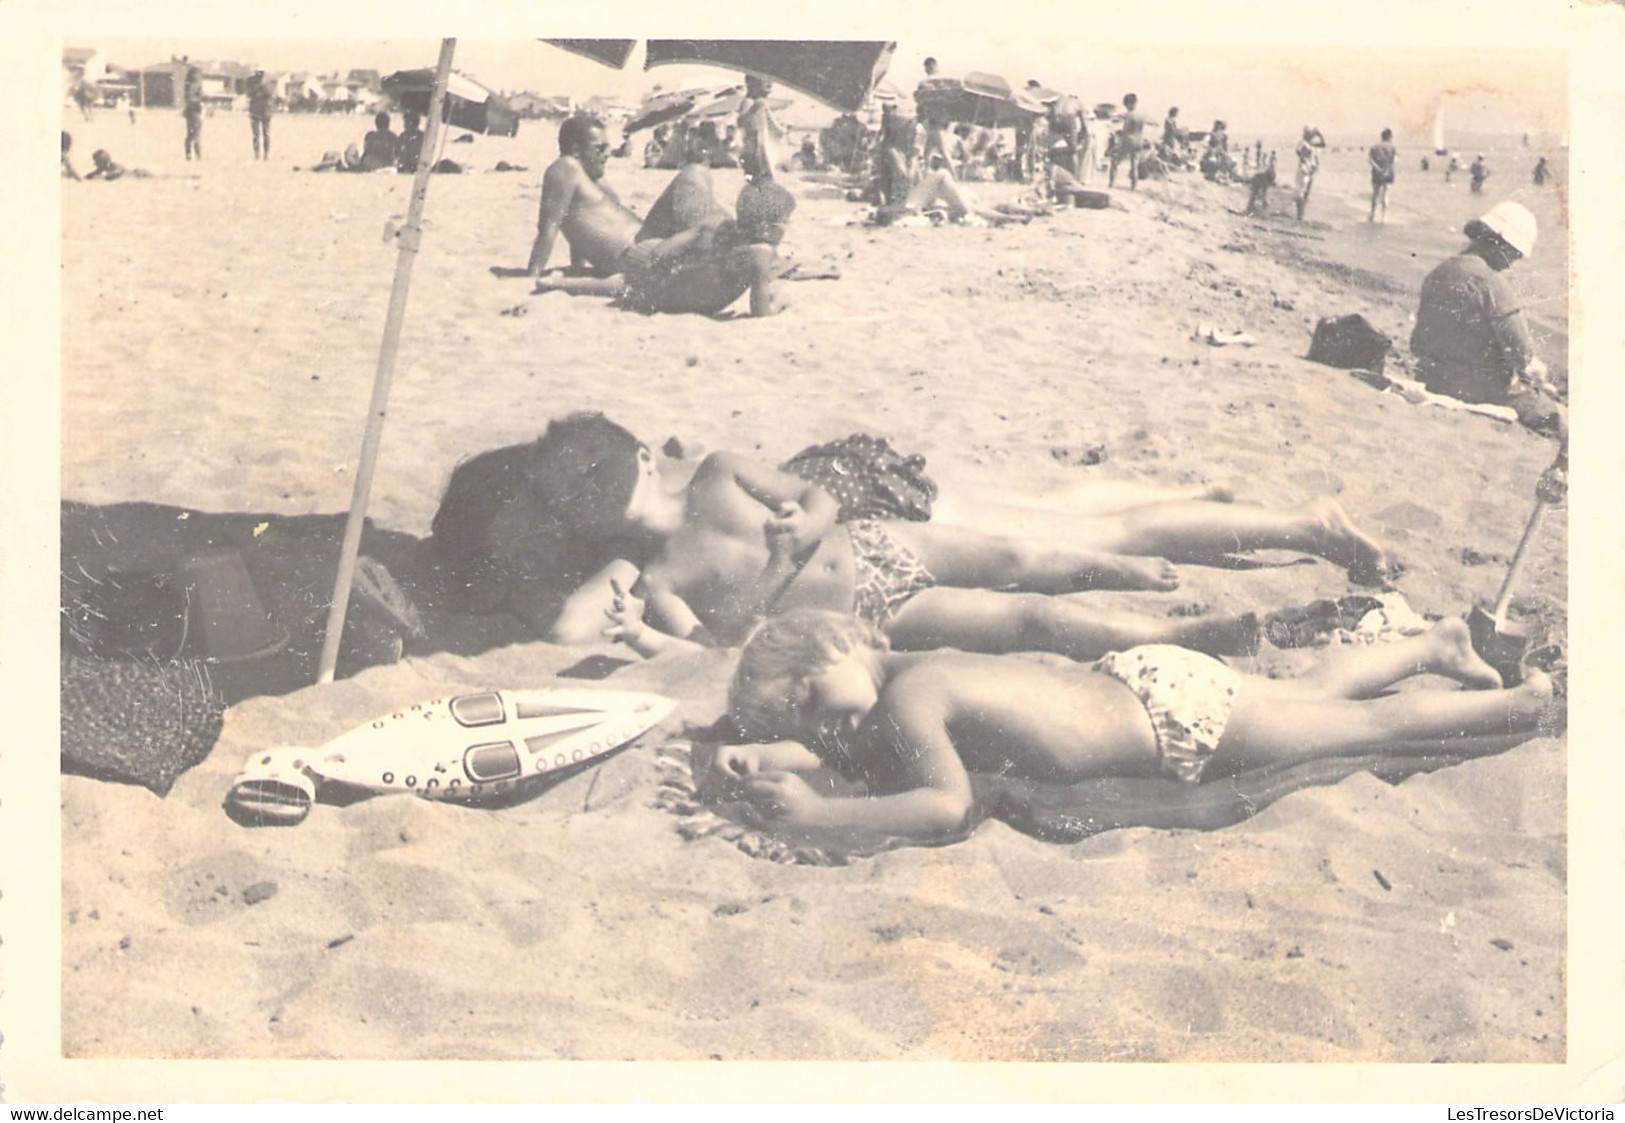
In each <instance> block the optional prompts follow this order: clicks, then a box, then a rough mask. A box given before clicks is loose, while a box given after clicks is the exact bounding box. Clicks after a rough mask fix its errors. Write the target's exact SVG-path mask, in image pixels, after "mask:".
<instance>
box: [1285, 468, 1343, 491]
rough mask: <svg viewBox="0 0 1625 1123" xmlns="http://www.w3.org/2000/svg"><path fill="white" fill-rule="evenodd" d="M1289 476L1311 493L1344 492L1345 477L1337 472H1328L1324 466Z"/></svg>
mask: <svg viewBox="0 0 1625 1123" xmlns="http://www.w3.org/2000/svg"><path fill="white" fill-rule="evenodd" d="M1289 478H1290V479H1291V480H1292V482H1293V483H1295V484H1297V485H1298V486H1299V487H1301V488H1303V490H1304V491H1306V492H1308V493H1309V494H1310V495H1342V494H1343V477H1341V476H1339V475H1338V474H1337V473H1335V472H1328V471H1326V470H1325V469H1324V468H1316V469H1313V470H1311V471H1308V472H1295V473H1293V474H1292V476H1291V477H1289Z"/></svg>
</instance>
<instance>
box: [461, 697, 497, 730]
mask: <svg viewBox="0 0 1625 1123" xmlns="http://www.w3.org/2000/svg"><path fill="white" fill-rule="evenodd" d="M451 716H452V717H454V718H456V719H457V723H458V724H459V725H465V726H468V727H469V728H474V727H476V726H481V725H496V724H498V723H499V722H501V721H502V717H503V713H502V699H501V698H500V697H498V696H497V695H496V694H493V693H489V692H487V693H485V694H464V695H463V696H462V697H460V698H453V699H452V700H451Z"/></svg>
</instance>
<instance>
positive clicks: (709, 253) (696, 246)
mask: <svg viewBox="0 0 1625 1123" xmlns="http://www.w3.org/2000/svg"><path fill="white" fill-rule="evenodd" d="M689 147H690V151H689V152H688V153H686V155H685V165H684V167H683V169H682V171H680V172H679V173H678V175H677V177H676V178H675V179H674V180H673V181H672V183H671V184H670V185H669V186H668V187H667V188H666V191H665V193H664V194H662V195H661V197H660V198H659V199H658V200H656V202H655V205H654V208H653V209H652V210H651V211H650V214H649V217H648V218H647V219H639V218H638V216H637V215H636V214H634V213H633V212H632V211H631V210H630V209H628V208H627V207H626V206H625V205H624V204H623V203H622V202H621V201H620V199H619V197H617V196H616V194H615V192H614V190H613V189H612V188H611V187H610V186H609V185H608V184H607V183H605V182H604V180H603V176H604V167H605V164H606V162H607V160H608V158H609V152H610V144H609V138H608V135H607V133H606V132H605V129H604V125H603V123H602V122H601V121H599V120H597V119H596V118H593V117H585V116H577V117H570V118H568V119H566V120H565V122H564V123H563V124H562V125H560V126H559V158H558V159H557V160H555V161H553V163H552V164H551V165H549V167H548V169H547V172H546V174H545V175H543V177H542V201H541V210H540V213H539V215H538V217H537V230H536V240H535V243H534V244H533V245H532V247H531V253H530V261H529V263H528V264H527V265H526V267H525V269H524V270H523V271H522V272H523V274H524V275H527V276H531V277H535V278H537V284H536V291H537V292H569V293H574V294H578V295H598V296H612V297H624V298H625V299H626V301H627V303H628V305H629V306H631V307H634V308H638V309H640V310H644V311H651V312H700V313H706V314H714V313H717V312H720V311H722V310H723V309H724V308H726V307H727V306H728V305H730V304H732V303H733V302H734V301H735V300H737V299H738V298H739V297H740V296H741V295H743V294H744V293H745V292H747V291H748V292H749V293H750V297H751V299H750V308H751V314H752V315H755V316H763V315H768V314H770V313H771V312H772V311H773V296H772V288H771V285H772V279H773V265H774V262H775V260H776V258H777V254H776V252H775V250H774V248H773V247H774V245H775V244H776V243H777V240H778V239H779V238H781V237H782V236H783V223H784V220H785V219H787V218H788V217H789V212H790V210H793V209H794V205H795V204H794V199H793V198H792V197H791V196H790V195H789V193H788V192H785V191H783V189H782V188H780V189H777V193H776V194H774V195H772V196H771V198H769V199H767V200H766V202H765V203H764V206H763V208H762V209H763V210H765V211H767V212H768V216H767V217H766V218H761V219H759V220H758V221H752V219H753V218H756V217H757V216H756V215H754V214H751V215H742V216H741V221H739V222H735V221H734V220H733V219H731V218H730V217H729V215H728V212H727V211H726V210H725V209H724V208H723V207H721V205H720V204H718V203H717V202H716V200H715V197H714V196H713V194H712V191H711V176H710V172H709V170H708V169H707V168H706V166H705V160H706V159H707V158H708V155H709V154H708V153H705V152H703V151H701V149H702V148H703V145H701V144H700V143H698V142H697V141H696V142H695V143H692V144H690V146H689ZM771 189H772V187H771V185H765V187H764V190H771ZM746 192H747V193H749V192H750V188H747V189H746ZM760 194H762V192H757V193H756V194H750V195H749V198H750V199H751V200H756V199H757V195H760ZM746 197H747V196H746V195H742V196H741V200H742V202H743V201H744V200H745V199H746ZM561 233H562V234H563V235H564V238H565V241H566V242H567V243H568V244H569V247H570V269H569V271H568V272H567V273H566V274H565V275H563V276H552V275H548V274H547V262H548V259H549V258H550V257H551V256H552V253H553V245H554V243H555V242H556V241H557V239H558V235H559V234H561ZM494 272H496V273H497V274H498V275H502V276H506V275H511V274H512V273H514V272H516V271H514V270H507V269H502V268H498V269H496V270H494Z"/></svg>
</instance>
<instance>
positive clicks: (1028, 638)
mask: <svg viewBox="0 0 1625 1123" xmlns="http://www.w3.org/2000/svg"><path fill="white" fill-rule="evenodd" d="M840 515H841V510H840V505H839V504H838V503H837V502H836V500H835V499H834V498H833V497H832V496H831V495H830V493H829V492H828V491H826V490H825V489H824V488H822V487H820V486H818V485H817V484H814V483H809V482H808V481H806V480H804V479H801V478H798V477H796V476H793V475H791V474H789V473H787V472H784V471H781V470H779V469H777V468H773V467H771V466H769V465H766V464H761V463H759V462H756V461H753V460H750V459H747V458H745V457H740V456H736V455H733V454H730V453H716V454H713V455H711V456H709V457H707V458H706V459H705V460H704V461H703V462H701V464H700V465H699V466H698V468H693V469H689V468H688V467H687V466H686V465H680V466H679V465H674V464H672V463H671V462H664V463H657V462H656V460H655V458H654V456H653V455H652V453H651V452H650V450H649V448H648V446H647V445H645V444H643V443H642V442H641V441H639V440H638V439H637V438H636V437H635V436H633V435H632V434H631V433H630V432H628V431H627V430H625V429H623V428H622V427H621V426H619V425H616V424H615V423H614V422H612V421H610V420H609V419H607V418H605V417H604V416H603V415H601V414H575V415H571V416H569V417H565V418H562V419H559V420H556V421H554V422H552V423H551V424H550V425H549V426H548V431H547V433H546V434H545V435H544V436H543V437H541V438H540V439H539V440H538V441H537V442H535V443H534V444H533V445H530V446H520V447H516V448H511V449H502V450H497V452H494V453H487V454H485V455H484V456H482V457H478V458H476V459H475V460H473V461H470V462H469V463H468V464H465V465H462V466H460V467H459V468H458V471H457V472H456V473H454V474H453V477H452V482H451V484H450V486H449V487H448V488H447V492H446V496H445V498H444V500H443V501H442V503H441V507H440V511H439V512H438V513H437V515H436V517H435V523H434V531H435V541H436V543H437V547H438V548H439V549H440V551H441V554H442V558H443V560H444V561H445V562H446V563H447V566H448V568H449V569H450V570H451V571H452V575H453V577H454V579H457V580H463V581H466V582H467V583H468V584H469V585H470V586H471V591H475V592H476V593H477V590H474V589H472V586H473V585H474V584H475V583H476V582H479V581H486V580H495V581H497V582H499V583H504V582H511V581H512V580H513V578H515V577H518V578H520V579H521V581H522V579H523V578H524V577H525V576H526V571H527V569H529V568H530V566H531V563H530V562H529V561H528V560H527V553H534V554H535V555H536V556H538V557H545V556H546V554H547V551H548V548H549V546H550V544H551V543H554V542H556V541H559V540H577V539H586V540H589V541H616V542H618V544H620V545H621V546H624V547H625V548H626V554H624V555H623V557H624V556H632V557H636V558H637V559H638V564H636V565H634V564H633V563H630V562H625V561H622V562H619V563H616V564H612V565H611V566H609V567H606V569H605V570H603V571H601V572H600V573H599V574H598V575H597V576H595V577H594V578H593V579H592V580H590V581H588V582H587V583H586V584H585V585H583V586H582V587H581V588H580V589H579V590H578V591H577V592H576V593H575V594H574V595H572V596H571V597H570V599H569V601H568V602H567V603H566V604H565V606H564V609H563V611H562V612H561V613H560V614H559V615H558V617H557V619H556V620H555V622H554V623H553V625H552V629H551V638H552V639H554V640H555V641H557V642H565V643H585V642H592V641H594V640H595V639H597V638H598V636H599V635H600V633H601V632H602V629H603V618H604V615H605V614H606V613H607V614H609V615H610V616H611V619H612V627H611V632H612V633H614V634H615V635H617V636H618V637H619V638H622V639H625V640H626V641H627V642H628V643H631V644H632V645H633V646H634V647H635V648H637V649H639V650H643V651H644V652H645V653H646V654H648V653H652V651H653V650H655V649H657V648H661V647H664V646H668V645H669V640H670V638H671V637H677V638H682V639H694V640H700V641H702V642H703V641H707V640H711V641H720V642H724V643H727V642H738V641H739V640H740V639H742V638H743V636H744V634H745V632H746V631H747V630H748V629H749V628H750V627H751V626H752V625H753V624H754V623H755V622H756V620H758V619H760V618H761V617H762V616H765V615H768V614H770V613H772V612H775V611H781V610H785V609H789V608H794V607H816V608H825V609H832V610H836V611H842V612H847V611H855V612H857V613H859V614H860V615H862V616H864V617H865V618H867V619H869V620H870V621H871V622H872V623H874V624H875V625H876V626H877V627H880V628H882V629H883V630H884V631H885V632H886V633H887V635H888V636H889V637H890V639H891V642H892V643H893V645H894V646H897V647H899V648H904V649H923V648H933V647H944V646H954V647H961V648H964V649H966V650H976V651H994V652H996V651H1012V650H1027V651H1033V650H1039V651H1053V652H1057V653H1060V654H1064V655H1068V656H1070V657H1072V658H1075V659H1087V658H1095V657H1098V656H1099V655H1101V654H1103V653H1104V652H1106V651H1111V650H1119V649H1121V648H1122V647H1125V646H1132V645H1133V644H1136V643H1147V642H1159V643H1160V642H1171V643H1182V644H1186V645H1188V646H1192V647H1195V648H1197V649H1199V650H1207V651H1213V652H1218V653H1235V652H1238V651H1243V650H1248V649H1250V648H1251V647H1253V646H1254V645H1255V644H1256V642H1257V635H1256V632H1257V628H1258V622H1257V619H1256V618H1255V617H1253V616H1251V615H1247V616H1242V617H1232V618H1225V619H1219V620H1202V619H1195V620H1167V619H1152V618H1146V617H1140V616H1135V615H1132V614H1123V613H1105V612H1101V611H1098V610H1094V609H1088V608H1085V607H1084V606H1083V605H1082V604H1080V603H1079V602H1078V601H1077V600H1075V599H1071V598H1063V597H1061V596H1059V594H1066V593H1073V592H1078V591H1080V590H1084V589H1089V588H1116V589H1123V588H1128V589H1169V588H1172V587H1173V586H1174V584H1175V583H1176V581H1177V576H1176V574H1175V573H1174V572H1173V570H1172V567H1171V566H1170V565H1169V564H1168V561H1167V560H1165V559H1173V560H1182V561H1203V560H1216V559H1217V558H1219V557H1220V556H1223V555H1229V554H1232V553H1234V552H1236V551H1237V550H1249V549H1268V548H1286V549H1302V550H1307V551H1309V552H1312V553H1315V554H1317V555H1319V556H1321V557H1325V558H1328V559H1329V560H1332V561H1336V562H1337V563H1338V564H1341V565H1345V566H1348V567H1349V568H1350V571H1351V573H1362V572H1366V571H1369V572H1370V573H1373V574H1375V573H1380V571H1381V569H1382V567H1383V565H1384V564H1385V558H1384V556H1383V553H1382V551H1381V549H1380V548H1379V547H1378V546H1377V545H1376V544H1375V543H1374V542H1372V541H1371V540H1370V539H1369V538H1367V537H1365V536H1364V535H1362V534H1361V533H1360V532H1359V531H1358V530H1356V529H1355V528H1354V526H1353V524H1352V523H1350V522H1349V520H1348V518H1347V516H1346V515H1344V513H1343V511H1342V509H1341V508H1340V507H1338V506H1337V505H1336V504H1335V503H1333V502H1331V501H1330V500H1320V501H1317V502H1315V503H1312V504H1309V505H1306V506H1304V507H1302V508H1298V509H1296V510H1293V511H1286V512H1276V511H1270V510H1266V509H1265V508H1262V507H1253V506H1249V505H1244V504H1230V503H1220V502H1212V501H1206V500H1175V501H1171V502H1164V503H1153V504H1149V505H1146V506H1143V507H1135V508H1130V509H1128V510H1125V511H1120V512H1117V513H1115V514H1109V515H1095V516H1074V517H1070V518H1067V519H1066V520H1064V521H1061V522H1056V523H1053V524H1052V525H1051V526H1050V530H1051V534H1050V535H1049V536H1048V539H1049V541H1048V542H1046V544H1044V545H1042V546H1039V545H1034V544H1033V543H1031V542H1028V541H1026V540H1023V539H1020V538H1013V537H1008V536H1002V535H993V534H989V533H986V532H985V531H983V530H981V529H979V528H970V527H956V526H946V525H942V524H940V523H920V522H913V521H907V520H900V519H876V518H856V519H849V520H848V521H846V522H844V523H843V522H840V521H839V519H840ZM639 569H641V581H642V583H641V591H642V593H643V595H642V596H641V597H638V598H633V597H632V595H631V594H632V592H633V588H632V583H633V581H634V580H636V579H637V578H638V576H639ZM504 593H505V599H508V600H509V602H510V604H511V606H512V607H514V608H515V609H516V610H517V611H519V612H520V613H521V615H523V614H524V611H525V610H524V607H523V596H524V590H523V587H522V585H520V584H512V585H510V586H509V588H507V589H506V590H504ZM634 600H635V601H636V602H637V603H634ZM645 610H647V621H645V619H644V612H645ZM645 623H647V624H648V625H652V627H644V624H645ZM1151 637H1156V638H1151Z"/></svg>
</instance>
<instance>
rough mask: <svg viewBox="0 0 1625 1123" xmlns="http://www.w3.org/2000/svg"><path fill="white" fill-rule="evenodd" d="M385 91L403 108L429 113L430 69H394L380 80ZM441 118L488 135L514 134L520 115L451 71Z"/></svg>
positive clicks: (473, 83)
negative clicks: (394, 70)
mask: <svg viewBox="0 0 1625 1123" xmlns="http://www.w3.org/2000/svg"><path fill="white" fill-rule="evenodd" d="M383 89H384V93H386V94H388V95H389V96H390V97H392V98H394V99H395V101H396V102H397V103H398V104H399V105H400V106H401V107H402V108H403V109H410V110H412V111H413V112H415V113H419V114H422V115H424V116H427V115H428V112H429V96H430V95H431V94H433V93H434V71H433V70H397V71H396V72H395V73H393V74H391V75H390V76H389V77H387V78H385V79H384V81H383ZM440 119H441V120H442V121H445V122H446V124H448V125H455V126H456V127H457V128H459V129H468V130H470V131H472V132H476V133H486V134H488V135H490V136H516V135H517V134H518V132H519V115H518V114H517V113H515V112H514V111H513V108H512V107H511V106H509V105H508V103H507V102H505V101H503V100H502V98H501V97H500V96H499V95H497V94H495V93H493V92H492V91H490V90H488V89H486V88H485V87H484V86H482V85H480V84H479V83H478V82H476V81H474V80H473V79H472V78H469V77H468V76H466V75H463V74H457V73H453V74H452V75H451V78H450V80H449V82H448V84H447V86H446V105H445V109H444V110H443V111H442V113H441V118H440Z"/></svg>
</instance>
